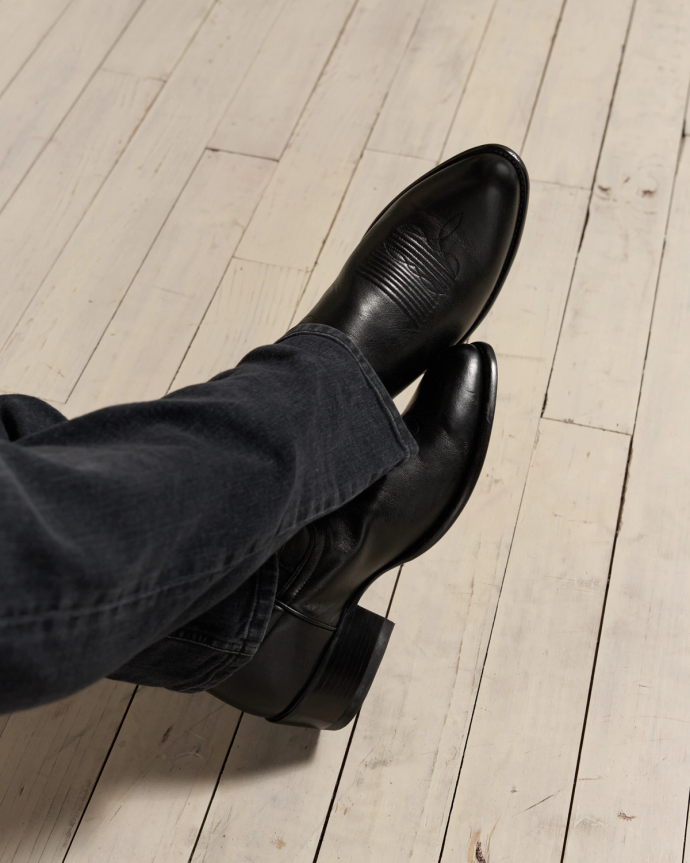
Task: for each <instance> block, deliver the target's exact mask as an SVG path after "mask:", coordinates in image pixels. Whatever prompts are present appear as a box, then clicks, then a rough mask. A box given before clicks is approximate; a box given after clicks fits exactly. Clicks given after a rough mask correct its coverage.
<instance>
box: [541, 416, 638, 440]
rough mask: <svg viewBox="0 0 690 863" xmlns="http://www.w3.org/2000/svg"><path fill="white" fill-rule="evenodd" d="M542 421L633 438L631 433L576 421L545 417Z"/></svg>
mask: <svg viewBox="0 0 690 863" xmlns="http://www.w3.org/2000/svg"><path fill="white" fill-rule="evenodd" d="M540 420H543V421H544V422H549V423H562V424H563V425H567V426H577V427H578V428H581V429H595V430H596V431H603V432H607V433H608V432H610V433H611V434H620V435H623V437H628V438H629V437H632V434H631V432H624V431H619V430H618V429H605V428H604V427H603V426H590V425H587V423H576V422H575V420H563V419H559V418H558V417H544V416H542V417H540Z"/></svg>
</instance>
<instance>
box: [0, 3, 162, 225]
mask: <svg viewBox="0 0 690 863" xmlns="http://www.w3.org/2000/svg"><path fill="white" fill-rule="evenodd" d="M144 3H146V0H141V2H140V3H139V5H138V6H137V8H136V9H135V10H134V12H132V14H131V16H130V18H129V20H128V21H127V23H126V24H125V26H124V27H123V28H122V30H120V32H119V34H118V36H117V38H116V39H115V41H114V42H113V44H112V45H111V46H110V48H108V50H107V51H106V53H105V55H104V56H103V59H102V60H101V62H100V63H99V64H98V65H97V66H96V68H95V69H94V70H93V72H92V73H91V75H89V77H88V79H87V81H86V83H85V84H84V86H83V87H82V88H81V90H80V91H79V93H77V95H76V97H75V99H74V101H73V102H72V104H71V105H70V106H69V108H68V109H67V110H66V111H65V113H64V114H63V116H62V119H61V120H60V122H59V123H58V124H57V126H56V127H55V128H54V129H53V131H52V132H51V134H50V135H49V136H48V137H47V138H46V140H45V141H44V142H43V146H42V147H41V149H40V150H39V151H38V152H37V153H36V157H35V158H34V160H33V161H32V162H31V164H30V165H29V166H28V168H27V169H26V171H24V173H23V174H22V178H21V180H20V181H19V182H18V183H17V185H16V186H15V187H14V189H13V190H12V193H11V194H10V195H9V196H8V198H7V200H6V201H5V203H4V204H3V205H2V206H1V207H0V213H2V212H3V211H4V210H5V207H6V206H7V205H8V204H9V202H10V201H11V200H12V198H13V197H14V196H15V195H16V194H17V189H19V187H20V186H21V184H22V183H23V182H24V180H25V179H26V177H27V175H28V173H29V171H30V170H31V169H32V168H33V166H34V165H35V164H36V162H37V161H38V160H39V159H40V158H41V156H42V155H43V153H44V152H45V149H46V147H47V146H48V144H50V142H51V141H52V140H53V138H54V137H55V135H56V134H57V133H58V131H59V130H60V129H61V128H62V125H63V123H64V122H65V120H66V119H67V117H68V116H69V115H70V113H71V112H72V110H73V108H74V106H75V105H76V104H77V102H78V101H79V100H80V99H81V97H82V96H83V95H84V92H85V91H86V88H87V87H88V86H89V85H90V84H91V82H92V81H93V79H94V78H95V77H96V75H97V74H98V73H99V72H100V71H101V69H102V68H103V64H104V63H105V61H106V60H107V59H108V57H110V55H111V54H112V52H113V50H114V48H115V46H116V45H117V44H118V42H119V41H120V39H122V37H123V36H124V35H125V33H126V32H127V30H129V28H130V26H131V24H132V21H134V19H135V18H136V17H137V15H138V14H139V12H140V11H141V7H142V6H143V5H144ZM70 5H71V4H70Z"/></svg>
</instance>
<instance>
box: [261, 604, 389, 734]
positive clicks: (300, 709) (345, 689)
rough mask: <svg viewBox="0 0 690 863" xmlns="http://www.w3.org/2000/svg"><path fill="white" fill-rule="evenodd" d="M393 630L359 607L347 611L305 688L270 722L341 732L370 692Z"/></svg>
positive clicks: (379, 617) (379, 618)
mask: <svg viewBox="0 0 690 863" xmlns="http://www.w3.org/2000/svg"><path fill="white" fill-rule="evenodd" d="M393 626H394V624H393V623H392V622H391V621H390V620H387V619H386V618H385V617H381V616H380V615H378V614H374V613H373V612H371V611H367V609H365V608H360V607H359V606H358V605H355V606H353V607H352V608H350V609H349V610H348V611H346V612H345V614H344V616H343V619H342V620H341V621H340V624H339V626H338V628H337V629H336V631H335V633H334V634H333V636H332V638H331V641H330V644H329V645H328V648H327V650H326V653H325V654H324V656H323V659H322V660H321V662H320V664H319V667H318V668H317V669H316V671H315V672H314V675H313V677H312V678H311V680H310V681H309V683H308V685H307V687H306V688H305V689H304V690H303V691H302V692H301V693H300V695H299V697H298V698H297V699H296V700H295V701H294V702H293V703H292V704H291V705H290V706H289V707H288V708H287V709H286V710H284V711H283V712H282V713H279V714H278V715H276V716H271V717H270V718H269V720H268V721H269V722H277V723H280V724H282V725H304V726H307V727H309V728H320V729H323V730H325V729H328V730H330V731H336V730H337V729H339V728H344V727H345V726H346V725H347V724H348V722H350V721H351V720H352V719H353V717H354V716H355V714H356V713H357V712H358V710H359V708H360V707H361V706H362V702H363V701H364V699H365V697H366V695H367V693H368V692H369V689H370V687H371V684H372V683H373V681H374V677H375V676H376V672H377V671H378V668H379V665H380V664H381V660H382V659H383V654H384V653H385V652H386V647H387V646H388V639H389V638H390V636H391V632H392V631H393Z"/></svg>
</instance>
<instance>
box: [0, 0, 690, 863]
mask: <svg viewBox="0 0 690 863" xmlns="http://www.w3.org/2000/svg"><path fill="white" fill-rule="evenodd" d="M689 83H690V3H689V2H688V0H110V2H103V0H0V208H2V210H1V212H0V272H1V273H2V281H1V286H0V346H1V350H0V391H2V392H15V391H19V392H26V393H30V394H33V395H37V396H40V397H42V398H46V399H48V400H50V401H51V402H52V403H53V404H55V405H57V406H58V407H60V409H61V410H63V411H64V412H65V413H66V414H67V415H69V416H75V415H78V414H80V413H83V412H85V411H88V410H90V409H93V408H96V407H100V406H102V405H105V404H110V403H116V402H118V401H133V400H137V399H148V398H156V397H159V396H161V395H163V394H164V393H165V392H166V391H167V390H168V389H169V388H171V387H178V386H181V385H183V384H189V383H192V382H195V381H201V380H205V379H207V378H208V377H210V376H211V375H213V374H215V373H216V372H218V371H221V370H222V369H225V368H227V367H229V366H231V365H233V364H234V363H235V362H236V361H237V360H238V359H239V358H240V357H241V356H242V355H243V354H244V353H245V352H246V351H247V350H248V349H249V348H251V347H253V346H255V345H258V344H261V343H265V342H267V341H271V340H273V339H275V338H276V337H277V336H279V335H280V334H281V333H282V332H283V331H284V330H285V329H286V328H287V327H288V326H289V325H290V323H291V322H292V321H295V320H297V319H298V318H299V316H300V315H301V314H302V313H303V312H304V311H305V310H306V309H308V308H309V306H310V304H311V303H312V302H313V301H314V299H315V298H316V297H317V296H318V295H319V294H320V293H321V291H322V290H323V289H324V288H325V287H327V286H328V284H329V283H330V281H331V280H332V278H333V277H334V275H335V274H336V273H337V271H338V270H339V268H340V266H341V264H342V262H343V261H344V259H345V258H346V256H347V255H348V254H349V252H350V250H351V249H352V248H353V246H354V244H355V243H356V242H357V241H358V239H359V237H360V235H361V233H362V232H363V230H364V229H365V228H366V226H367V225H368V223H369V220H370V219H371V218H372V217H373V216H374V214H375V213H376V212H377V211H378V209H379V208H380V207H382V206H383V205H384V204H385V203H386V202H387V201H388V200H389V199H390V198H391V197H392V196H393V195H394V194H395V193H397V192H398V191H399V190H400V189H401V188H402V187H404V186H405V185H406V184H408V183H409V182H411V181H412V180H413V179H414V178H415V177H417V176H418V175H420V174H422V173H424V172H425V171H427V170H428V169H429V168H430V167H431V166H433V165H434V164H435V163H437V162H438V161H440V160H441V159H444V158H446V157H448V156H450V155H452V154H454V153H456V152H458V151H460V150H462V149H465V148H466V147H469V146H473V145H475V144H480V143H486V142H492V141H497V142H501V143H505V144H508V145H510V146H512V147H514V148H515V149H516V150H517V151H518V152H520V153H521V154H522V155H523V157H524V159H525V161H526V163H527V166H528V169H529V171H530V174H531V177H532V201H531V209H530V214H529V218H528V222H527V228H526V231H525V236H524V240H523V243H522V249H521V251H520V253H519V256H518V260H517V262H516V264H515V266H514V268H513V271H512V274H511V276H510V278H509V280H508V282H507V284H506V286H505V288H504V290H503V293H502V295H501V297H500V299H499V301H498V302H497V304H496V306H495V307H494V309H493V311H492V313H491V315H490V316H489V318H488V320H487V321H486V323H485V324H484V325H483V326H482V327H481V331H480V332H478V333H477V336H476V338H477V339H479V338H482V339H485V340H487V341H489V342H491V343H492V344H493V345H494V347H495V349H496V352H497V354H498V357H499V405H498V411H497V417H496V424H495V427H494V434H493V439H492V443H491V447H490V451H489V456H488V459H487V464H486V468H485V471H484V474H483V476H482V478H481V480H480V482H479V484H478V487H477V490H476V492H475V494H474V497H473V498H472V500H471V502H470V505H469V506H468V508H467V509H466V511H465V512H464V514H463V515H462V517H461V518H460V520H459V521H458V523H457V524H456V526H455V527H454V529H453V530H452V531H451V532H450V533H449V534H448V535H447V536H446V537H445V538H444V540H443V541H442V542H440V543H439V544H438V545H437V546H436V547H435V548H434V549H433V550H432V551H431V552H429V553H428V554H426V555H425V556H424V557H422V558H421V559H419V560H417V561H414V562H413V563H412V564H408V565H406V566H405V567H404V568H403V569H402V572H401V573H400V574H398V573H395V572H394V573H389V574H388V575H387V576H386V577H384V578H382V579H380V581H379V582H378V583H377V584H376V586H375V587H374V588H372V590H371V591H370V592H369V594H368V597H367V602H368V604H369V605H370V607H372V608H376V609H378V610H380V611H381V612H385V611H386V609H387V608H389V607H390V611H389V614H390V616H391V618H392V619H393V620H395V622H396V628H395V631H394V634H393V638H392V641H391V645H390V648H389V650H388V653H387V654H386V657H385V660H384V663H383V665H382V667H381V670H380V672H379V675H378V677H377V679H376V681H375V684H374V687H373V689H372V692H371V694H370V696H369V698H368V700H367V701H366V703H365V706H364V709H363V711H362V713H361V715H360V716H359V718H358V720H357V722H356V724H355V725H353V726H350V727H348V728H347V729H345V730H343V731H340V732H334V733H328V732H326V733H323V734H321V735H319V734H317V733H314V732H311V731H310V730H305V729H289V728H280V727H275V726H272V725H269V724H268V723H266V722H264V721H259V720H256V719H255V718H253V717H249V716H241V715H240V714H239V713H238V712H237V711H235V710H233V709H232V708H230V707H227V706H224V705H221V704H220V702H218V701H216V700H214V699H213V698H211V697H210V696H207V695H205V694H202V695H197V696H181V695H177V694H174V693H170V692H166V691H161V690H153V689H139V690H135V688H134V687H132V686H127V685H122V684H115V683H112V682H108V681H103V682H101V683H99V684H97V685H96V686H93V687H92V688H90V689H89V690H87V691H85V692H83V693H80V694H79V695H77V696H75V697H73V698H70V699H68V700H66V701H63V702H60V703H58V704H54V705H52V706H50V707H47V708H43V709H40V710H35V711H30V712H27V713H22V714H16V715H13V716H10V717H0V861H1V863H29V861H30V863H39V861H40V863H63V861H65V863H87V861H88V863H106V861H108V863H136V861H142V863H143V861H146V863H188V861H190V863H236V861H237V863H242V861H252V863H265V862H266V863H267V861H291V863H292V861H296V863H312V861H316V860H318V861H319V863H335V861H348V863H350V861H354V862H355V863H359V861H371V863H399V861H403V860H411V861H413V863H437V861H441V863H465V861H468V863H507V861H511V863H527V861H529V863H683V861H684V859H685V853H686V852H685V840H686V832H687V823H688V818H687V815H688V800H689V792H690V527H689V522H690V435H688V432H687V428H688V426H689V425H690V392H689V389H688V378H689V375H690V372H689V369H690V337H689V335H688V334H689V333H690V289H689V284H688V271H689V270H690V242H688V236H689V235H690V151H689V148H688V147H684V143H685V140H684V138H683V135H684V130H685V120H684V117H685V112H686V103H687V93H688V84H689ZM398 575H399V577H398ZM396 578H397V581H396ZM687 856H688V863H690V851H688V855H687Z"/></svg>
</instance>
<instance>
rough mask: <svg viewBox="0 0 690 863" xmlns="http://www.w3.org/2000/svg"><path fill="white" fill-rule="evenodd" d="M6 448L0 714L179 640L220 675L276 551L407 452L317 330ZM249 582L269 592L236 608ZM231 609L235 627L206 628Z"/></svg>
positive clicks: (0, 458)
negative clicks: (147, 398)
mask: <svg viewBox="0 0 690 863" xmlns="http://www.w3.org/2000/svg"><path fill="white" fill-rule="evenodd" d="M7 436H8V440H6V441H3V440H0V559H2V560H3V562H4V565H3V567H2V570H1V572H0V593H1V595H2V597H3V600H2V603H3V606H2V609H1V610H0V657H2V658H1V659H0V711H7V710H16V709H21V708H23V707H31V706H34V705H36V704H40V703H44V702H47V701H51V700H54V699H56V698H60V697H63V696H65V695H67V694H69V693H71V692H74V691H76V690H78V689H80V688H82V687H83V686H86V685H88V684H90V683H91V682H93V681H95V680H97V679H99V678H100V677H103V676H107V675H112V674H115V673H117V670H118V669H120V670H121V669H123V668H124V667H125V666H127V663H130V662H131V661H132V660H133V659H134V657H136V656H138V655H139V654H141V653H142V651H144V650H146V649H147V648H149V647H151V646H152V645H155V644H156V643H157V642H159V641H161V640H163V639H166V637H168V636H171V634H172V639H170V641H171V642H172V641H175V640H179V632H180V630H182V632H183V633H184V632H186V633H187V636H185V637H186V640H187V641H188V642H189V643H195V641H197V642H198V641H199V639H200V638H201V639H203V640H205V642H206V643H210V644H211V645H212V646H213V647H214V649H219V651H220V652H221V653H223V654H224V655H223V657H222V661H221V662H220V664H221V665H222V664H223V663H225V665H224V667H223V673H224V674H225V676H227V673H231V671H232V670H233V669H234V668H235V667H237V664H238V663H241V662H242V661H246V660H247V659H248V658H249V656H250V655H251V652H252V650H253V649H256V647H255V646H256V645H258V641H260V635H261V634H262V626H263V627H265V625H266V624H267V621H268V616H269V614H270V605H272V591H273V592H274V589H275V588H274V587H273V588H272V587H271V585H274V582H275V574H274V573H273V574H271V573H272V570H271V568H270V566H269V567H268V568H265V564H266V563H267V562H268V561H269V560H270V559H271V557H272V556H273V555H274V553H275V552H276V550H277V549H278V548H279V547H280V546H281V545H282V544H283V543H284V542H285V541H286V540H287V539H288V538H289V537H290V536H292V535H293V534H294V533H295V532H296V531H297V530H298V529H299V528H300V527H301V526H302V525H304V524H306V523H308V522H309V521H312V520H314V519H316V518H318V517H320V516H321V515H324V514H326V513H327V512H330V511H332V510H333V509H335V508H337V507H338V506H341V505H342V504H343V503H345V502H346V501H347V500H349V499H351V498H352V497H354V496H355V495H356V494H358V493H359V492H360V491H362V490H363V489H364V488H366V487H367V486H368V485H370V484H371V483H372V482H374V481H375V480H376V479H378V478H379V477H380V476H382V475H383V474H384V473H386V472H387V471H389V470H391V469H392V468H393V467H395V466H396V465H397V464H399V463H401V462H402V461H404V460H405V459H406V458H407V457H408V456H409V455H410V454H411V453H412V452H414V451H415V446H416V445H415V443H414V440H413V438H412V437H411V436H410V435H409V433H408V431H407V429H406V428H405V426H404V423H403V422H402V420H401V419H400V416H399V415H398V414H397V411H396V410H395V407H394V406H393V404H392V401H391V400H390V398H389V397H388V394H387V393H386V392H385V390H384V389H383V387H382V386H381V383H380V381H378V378H377V377H376V375H375V374H374V372H373V371H372V369H371V368H370V366H369V365H368V363H367V362H366V360H365V359H364V357H363V356H362V355H361V353H360V352H359V351H358V350H357V348H356V347H355V346H354V345H353V343H352V342H350V341H349V340H348V339H347V338H346V337H345V336H343V335H342V334H341V333H338V332H337V331H336V330H332V329H330V328H328V327H323V326H320V325H313V324H311V325H303V326H300V327H298V328H296V329H295V330H293V331H291V332H290V333H288V334H287V336H285V337H284V338H283V339H281V340H280V341H279V342H278V343H276V344H275V345H270V346H266V347H264V348H259V349H257V350H256V351H253V352H252V353H251V354H249V355H248V356H247V357H246V358H245V359H244V360H243V361H242V362H241V363H240V364H239V365H238V366H237V368H236V369H233V370H231V371H229V372H224V373H223V374H221V375H218V376H217V377H216V378H214V379H213V380H212V381H209V382H208V383H206V384H199V385H196V386H192V387H187V388H185V389H182V390H179V391H177V392H174V393H171V394H169V395H168V396H166V397H164V398H163V399H159V400H157V401H153V402H143V403H137V404H130V405H117V406H114V407H110V408H104V409H102V410H100V411H95V412H94V413H91V414H87V415H85V416H83V417H78V418H76V419H74V420H69V421H64V422H60V421H57V422H56V423H55V424H54V425H51V426H50V427H49V428H43V429H41V430H39V431H36V432H32V433H29V434H27V435H26V436H23V437H19V438H18V439H15V440H9V434H8V435H7ZM255 575H256V577H257V578H258V579H259V580H261V579H263V581H262V587H261V589H260V590H258V588H256V585H254V588H256V589H255V592H254V594H252V593H251V590H252V585H249V586H248V587H246V588H245V594H244V595H242V594H239V593H238V594H237V596H236V597H235V600H232V599H231V597H232V595H233V594H235V593H237V592H238V591H240V589H241V588H243V586H244V585H245V584H246V583H247V582H248V580H249V581H251V577H252V576H255ZM272 579H273V580H272ZM257 590H258V592H257ZM242 597H243V599H242ZM241 599H242V601H243V602H244V605H243V606H242V608H243V609H245V611H243V616H242V626H244V630H242V629H241V627H240V628H239V629H236V631H233V632H231V631H225V632H223V631H222V626H220V625H219V621H220V620H221V618H214V617H213V614H211V616H210V617H208V618H207V619H206V621H205V623H204V622H203V621H201V622H200V620H201V618H202V616H203V615H205V614H206V613H207V612H210V611H211V610H212V609H216V612H217V613H218V609H219V608H221V609H222V603H224V602H225V601H226V600H228V601H229V602H230V603H231V604H232V602H235V603H236V606H235V607H236V608H239V605H237V603H239V602H240V600H241ZM247 608H250V609H251V608H253V609H254V613H253V615H252V614H249V624H248V618H247V612H246V609H247ZM225 611H226V612H227V607H226V609H225ZM222 619H223V620H225V621H226V622H227V621H228V620H229V619H231V616H230V618H229V617H228V616H227V614H226V616H225V617H224V618H222ZM192 621H197V622H196V624H194V625H193V626H192V627H191V629H190V628H189V625H190V624H191V623H192ZM219 633H220V635H219ZM183 640H184V639H183ZM169 667H170V666H166V668H169ZM228 669H229V670H228ZM197 672H198V673H197ZM209 673H210V672H209V669H208V668H206V669H201V670H199V669H197V670H195V671H194V673H193V674H192V675H191V678H190V677H188V678H187V679H186V680H177V681H172V683H173V684H175V683H177V684H178V685H181V686H188V687H192V688H193V687H195V686H197V685H198V684H199V682H200V681H201V682H204V681H206V680H208V679H209ZM214 673H219V672H218V669H216V671H215V672H214ZM195 675H196V676H195ZM202 678H203V679H202ZM201 688H204V687H201Z"/></svg>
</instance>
